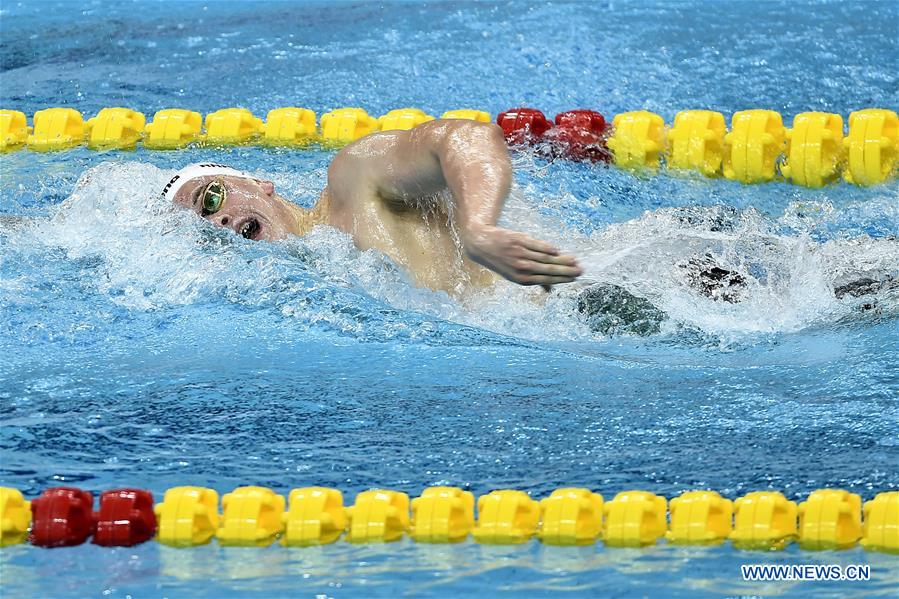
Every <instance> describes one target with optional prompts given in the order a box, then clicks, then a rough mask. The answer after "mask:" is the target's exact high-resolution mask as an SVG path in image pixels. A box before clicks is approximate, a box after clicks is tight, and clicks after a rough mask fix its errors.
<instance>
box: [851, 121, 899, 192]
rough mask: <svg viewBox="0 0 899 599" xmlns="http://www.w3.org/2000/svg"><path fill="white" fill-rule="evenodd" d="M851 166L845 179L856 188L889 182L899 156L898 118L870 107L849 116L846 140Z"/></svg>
mask: <svg viewBox="0 0 899 599" xmlns="http://www.w3.org/2000/svg"><path fill="white" fill-rule="evenodd" d="M843 144H844V145H845V146H846V153H847V158H848V165H847V168H846V171H845V173H844V177H845V178H846V180H847V181H849V182H850V183H855V184H857V185H875V184H877V183H883V182H884V181H886V180H887V179H889V178H890V177H891V176H892V174H893V171H894V170H895V168H896V157H897V155H899V116H897V115H896V113H895V112H893V111H892V110H881V109H879V108H867V109H865V110H859V111H858V112H853V113H852V114H850V115H849V136H848V137H846V138H845V139H844V140H843Z"/></svg>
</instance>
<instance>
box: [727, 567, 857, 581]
mask: <svg viewBox="0 0 899 599" xmlns="http://www.w3.org/2000/svg"><path fill="white" fill-rule="evenodd" d="M740 571H741V573H742V574H743V580H755V581H763V580H764V581H771V580H870V579H871V566H865V565H849V566H837V565H823V564H822V565H812V564H799V565H787V564H750V565H743V566H740Z"/></svg>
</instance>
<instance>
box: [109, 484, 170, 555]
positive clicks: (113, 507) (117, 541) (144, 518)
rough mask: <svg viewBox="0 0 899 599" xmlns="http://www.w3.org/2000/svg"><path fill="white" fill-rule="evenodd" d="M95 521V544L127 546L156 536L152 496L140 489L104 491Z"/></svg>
mask: <svg viewBox="0 0 899 599" xmlns="http://www.w3.org/2000/svg"><path fill="white" fill-rule="evenodd" d="M96 520H97V531H96V532H95V533H94V538H93V543H94V544H96V545H102V546H104V547H130V546H131V545H137V544H139V543H143V542H145V541H149V540H150V539H152V538H153V535H155V534H156V514H154V513H153V494H152V493H150V492H149V491H143V490H141V489H116V490H114V491H105V492H104V493H103V494H102V495H100V511H99V512H97V518H96Z"/></svg>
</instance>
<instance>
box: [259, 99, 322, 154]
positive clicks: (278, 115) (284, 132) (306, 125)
mask: <svg viewBox="0 0 899 599" xmlns="http://www.w3.org/2000/svg"><path fill="white" fill-rule="evenodd" d="M317 134H318V132H317V131H316V129H315V113H314V112H313V111H311V110H309V109H308V108H296V107H293V106H291V107H288V108H276V109H274V110H270V111H269V112H268V116H266V117H265V124H264V125H263V126H262V142H263V143H264V144H268V145H273V146H297V145H299V146H302V145H305V144H308V143H309V142H310V141H312V140H313V139H314V138H315V137H316V136H317Z"/></svg>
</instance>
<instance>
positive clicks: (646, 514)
mask: <svg viewBox="0 0 899 599" xmlns="http://www.w3.org/2000/svg"><path fill="white" fill-rule="evenodd" d="M667 507H668V502H667V501H665V498H664V497H659V496H658V495H656V494H654V493H650V492H648V491H622V492H621V493H618V494H617V495H615V497H614V498H613V499H612V501H610V502H608V503H606V505H605V507H604V509H603V511H604V512H605V518H606V524H605V531H604V533H603V541H605V543H606V545H609V546H611V547H642V546H644V545H652V544H654V543H655V542H656V541H657V540H658V539H659V538H661V537H662V536H664V535H665V531H666V530H667V528H668V524H667V521H666V512H667Z"/></svg>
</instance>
